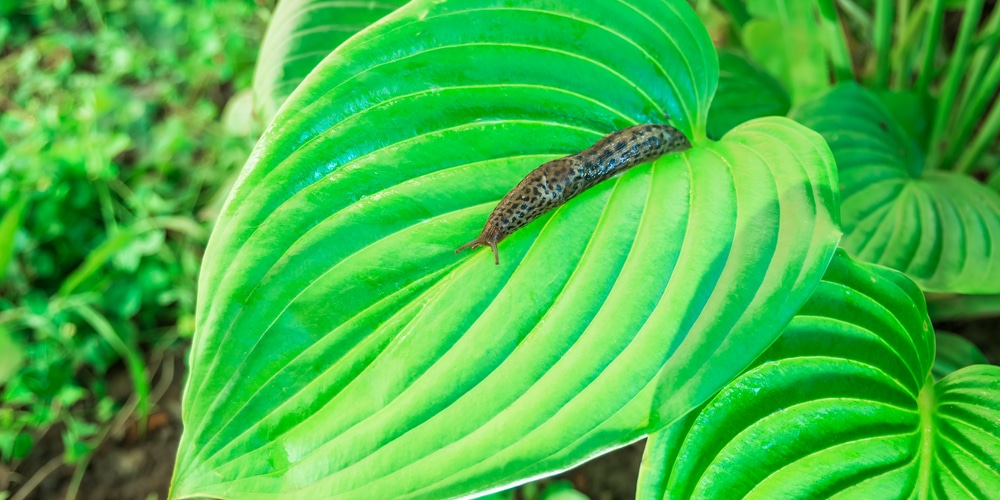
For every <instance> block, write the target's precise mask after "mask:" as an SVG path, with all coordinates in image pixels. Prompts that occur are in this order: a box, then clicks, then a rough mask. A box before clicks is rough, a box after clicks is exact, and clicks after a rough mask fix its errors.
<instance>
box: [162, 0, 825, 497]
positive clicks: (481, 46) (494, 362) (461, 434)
mask: <svg viewBox="0 0 1000 500" xmlns="http://www.w3.org/2000/svg"><path fill="white" fill-rule="evenodd" d="M716 73H717V67H716V59H715V54H714V51H713V49H712V47H711V45H710V42H709V40H708V37H707V34H706V33H705V31H704V29H703V28H702V27H701V25H700V24H698V22H697V18H696V17H695V16H694V13H693V12H692V11H691V10H690V8H689V7H688V5H687V4H686V3H685V2H684V1H683V0H671V1H666V2H665V1H663V0H644V1H636V0H632V1H629V2H625V1H616V2H608V1H606V0H590V1H583V2H581V1H573V2H569V1H552V0H536V1H531V2H518V3H516V4H512V3H510V2H506V1H502V0H451V1H448V2H435V1H416V2H412V3H410V4H407V5H406V6H404V7H402V8H401V9H399V10H397V11H396V12H394V13H393V14H391V15H390V16H388V17H387V18H385V19H384V20H383V21H380V22H379V23H377V24H375V25H373V26H372V27H371V28H369V29H367V30H365V31H364V32H363V33H361V34H360V35H359V36H357V37H354V38H352V39H351V40H349V41H348V42H346V43H345V44H344V45H342V46H340V47H339V48H338V49H337V50H336V51H334V52H333V53H332V54H331V55H330V57H328V58H327V59H325V60H324V62H323V63H321V64H320V66H319V67H317V69H316V70H315V71H314V72H313V73H311V74H310V76H309V77H308V78H307V79H306V81H304V82H303V84H302V85H301V86H300V87H299V89H298V90H297V91H296V92H295V93H294V94H293V95H292V96H291V97H290V98H289V101H288V102H287V103H286V104H285V106H284V107H283V111H282V112H280V113H279V115H278V116H276V117H275V119H274V121H273V122H272V125H271V127H270V128H269V130H268V131H267V132H266V133H265V135H264V137H263V138H262V139H261V141H260V143H259V145H258V148H257V150H256V151H255V153H254V154H253V156H252V158H251V160H250V161H249V163H248V165H247V166H246V168H245V169H244V171H243V173H242V176H241V179H240V181H239V182H238V183H237V185H236V186H235V188H234V190H233V192H232V194H231V197H230V199H229V201H228V203H227V205H226V206H225V208H224V209H223V212H222V214H221V215H220V218H219V221H218V223H217V226H216V228H215V231H214V233H213V235H212V238H211V241H210V244H209V248H208V250H207V253H206V255H205V260H204V265H203V269H202V275H201V283H200V284H199V298H200V302H199V304H198V325H197V332H196V334H195V338H194V345H193V347H192V354H191V372H190V376H189V377H190V378H189V381H188V385H187V387H186V389H185V396H184V423H185V431H184V435H183V437H182V443H181V445H180V449H179V451H178V460H177V468H176V470H175V475H174V480H173V487H172V495H173V496H176V497H185V496H197V495H208V496H219V497H229V498H255V497H281V496H282V495H284V496H288V495H294V496H296V497H303V498H313V497H338V498H339V497H343V498H365V499H368V498H446V497H453V496H461V495H469V494H474V493H476V492H482V491H486V490H494V489H498V488H503V487H506V486H509V485H511V484H514V483H517V482H521V481H525V480H528V479H529V478H531V477H535V476H538V475H542V474H548V473H551V472H554V471H557V470H560V469H564V468H566V467H570V466H572V465H575V464H577V463H579V462H582V461H584V460H586V459H587V458H589V457H591V456H594V455H596V454H599V453H602V452H604V451H607V450H610V449H612V448H615V447H618V446H622V445H624V444H626V443H628V442H631V441H634V440H636V439H638V438H640V437H641V436H642V435H644V434H646V433H647V432H649V431H650V430H652V429H656V428H659V427H662V426H664V425H666V424H667V423H669V422H671V421H673V420H675V419H677V418H679V417H680V416H681V415H684V414H686V413H687V412H688V411H689V410H690V409H691V408H693V407H694V406H696V405H697V404H699V403H700V402H703V401H704V400H706V399H707V398H708V397H709V396H710V395H711V394H712V393H714V392H715V391H717V390H718V388H719V387H721V386H722V384H724V383H725V382H726V381H727V380H729V379H730V378H732V377H733V376H735V375H736V374H737V373H739V371H740V369H741V368H742V367H744V366H746V365H747V364H749V363H750V362H751V361H752V360H753V358H754V357H755V356H756V355H757V354H758V353H760V352H762V351H763V350H764V348H765V347H766V346H767V345H769V344H770V343H771V342H773V339H774V338H775V337H776V336H777V334H778V332H779V331H780V329H781V326H782V325H783V324H784V323H785V322H786V321H787V320H788V319H790V318H791V316H792V314H793V313H794V312H795V311H796V310H797V308H798V307H799V305H800V304H801V303H803V302H804V301H805V299H806V298H807V297H808V295H809V293H810V292H811V290H812V288H813V287H814V286H815V285H816V283H817V281H818V279H819V277H820V276H821V275H822V272H823V270H824V269H825V267H826V263H827V262H828V260H829V259H830V257H831V255H832V253H833V250H834V248H835V246H836V242H837V240H838V236H839V232H838V229H837V225H836V218H835V214H836V213H838V205H837V194H836V172H835V168H834V165H833V163H832V155H831V154H830V152H829V149H828V148H827V147H826V145H825V143H824V142H823V141H822V139H821V138H820V137H819V136H818V135H817V134H815V133H813V132H812V131H810V130H808V129H806V128H805V127H802V126H800V125H798V124H796V123H794V122H792V121H791V120H788V119H784V118H767V119H761V120H757V121H754V122H751V123H747V124H744V125H742V126H740V127H737V128H736V129H734V130H732V131H731V132H730V133H729V134H728V135H727V136H726V137H725V138H724V139H723V140H722V141H720V142H717V143H716V142H711V141H707V140H705V139H704V135H705V123H706V118H707V110H708V106H709V101H710V99H711V96H712V93H713V92H714V88H715V82H716ZM664 112H666V113H667V114H669V116H670V118H671V121H672V123H674V124H675V125H676V126H678V127H679V128H680V129H682V130H684V132H685V133H686V134H688V135H689V137H692V138H694V142H695V143H696V147H695V148H693V149H691V150H689V151H687V152H686V153H684V154H677V155H671V156H668V157H664V158H662V159H660V160H658V161H657V162H655V163H654V164H647V165H642V166H638V167H636V168H634V169H632V170H630V171H629V172H627V173H625V174H624V175H622V176H620V177H618V178H615V179H612V180H610V181H608V182H605V183H602V184H600V185H598V186H596V187H594V188H592V189H590V190H588V191H586V192H585V193H583V194H582V195H580V196H579V197H577V198H575V199H573V200H572V201H571V202H570V203H568V204H566V205H565V206H563V207H561V208H560V209H558V210H555V211H554V212H553V213H551V214H548V215H546V216H543V217H542V218H540V219H539V220H537V221H535V222H534V223H532V224H530V225H529V226H527V227H525V228H524V229H522V230H520V231H518V232H517V233H515V234H514V235H512V236H511V237H509V238H508V239H506V240H504V241H503V242H501V244H500V249H499V250H500V262H501V265H500V266H499V267H498V266H494V265H493V256H492V255H491V254H490V253H489V251H488V250H486V251H482V250H479V251H472V252H467V253H464V254H462V255H457V256H456V255H455V253H454V249H455V248H457V247H458V246H459V245H460V244H462V243H465V242H466V241H468V240H470V239H472V238H473V237H475V236H476V235H477V234H478V232H479V230H480V229H481V228H482V224H483V222H484V221H485V218H486V216H487V214H488V213H489V212H490V210H492V208H493V207H494V206H495V204H496V202H497V201H498V200H499V199H500V198H501V197H502V196H503V194H504V193H505V192H506V191H507V190H509V189H510V188H511V187H512V186H514V185H515V184H516V183H517V182H518V180H519V179H521V178H522V177H523V176H524V175H525V174H526V173H527V172H528V171H530V170H531V169H533V168H534V167H536V166H537V165H539V164H540V163H542V162H544V161H546V160H549V159H552V158H556V157H559V156H562V155H566V154H568V153H572V152H576V151H579V150H581V149H583V148H585V147H587V146H588V145H590V144H592V143H593V142H595V141H596V140H597V139H599V138H600V137H602V136H603V135H605V134H607V133H609V132H611V131H614V130H616V129H620V128H623V127H625V126H628V125H632V124H637V123H649V122H659V121H662V120H663V114H664Z"/></svg>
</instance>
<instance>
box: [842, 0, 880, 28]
mask: <svg viewBox="0 0 1000 500" xmlns="http://www.w3.org/2000/svg"><path fill="white" fill-rule="evenodd" d="M837 3H838V4H839V5H840V8H841V9H844V14H846V15H847V17H849V18H851V19H852V20H854V22H856V23H858V28H859V31H861V33H869V32H871V27H872V18H871V16H869V15H868V12H867V11H865V9H864V8H862V7H861V6H860V5H858V4H856V3H854V2H853V1H852V0H837Z"/></svg>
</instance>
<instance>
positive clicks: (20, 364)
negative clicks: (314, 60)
mask: <svg viewBox="0 0 1000 500" xmlns="http://www.w3.org/2000/svg"><path fill="white" fill-rule="evenodd" d="M265 14H266V11H265V10H262V8H261V7H259V6H257V5H255V4H253V3H251V2H247V1H242V0H222V1H213V2H173V1H168V0H137V1H131V0H128V1H126V0H100V1H98V0H91V1H84V2H75V1H72V2H67V1H65V0H62V1H60V0H34V1H19V0H15V1H5V2H2V3H0V214H2V215H3V219H2V221H0V366H2V367H3V369H2V370H0V386H3V392H2V407H0V455H2V458H3V461H4V462H7V463H9V464H11V466H12V467H14V468H16V466H17V463H18V462H19V461H20V460H22V459H24V458H25V457H26V456H27V455H28V454H29V453H30V452H31V450H32V445H33V442H34V440H35V439H36V438H38V437H40V436H41V435H43V434H45V432H46V430H47V429H49V428H50V427H51V426H53V425H54V424H62V425H59V426H57V427H56V429H57V431H58V432H61V433H62V434H63V441H64V443H65V446H66V453H65V460H66V461H68V462H79V461H81V460H83V461H84V462H85V459H86V457H88V456H89V454H90V452H91V451H92V448H93V445H94V444H96V441H97V439H96V438H98V437H99V436H100V435H101V433H102V430H104V429H105V427H106V425H107V423H108V422H109V420H110V418H111V417H112V416H113V415H115V413H116V412H117V411H118V410H119V408H120V407H121V406H122V405H121V403H122V401H114V400H113V399H111V398H110V397H109V395H108V390H107V387H106V380H105V375H106V373H107V371H108V369H109V367H110V366H112V365H113V364H114V363H115V362H116V361H117V360H118V359H121V358H124V359H125V360H126V364H127V366H128V369H129V371H130V373H131V375H132V379H133V381H134V392H135V399H136V406H138V409H139V412H140V414H141V413H142V412H143V407H144V404H143V402H144V400H145V399H146V396H147V394H148V390H149V389H148V382H147V377H148V373H147V367H146V366H145V364H144V360H143V358H144V357H145V356H146V355H148V354H144V353H149V352H155V351H157V350H161V349H168V348H174V347H177V346H181V345H183V344H182V338H183V337H186V336H189V335H191V333H192V330H193V324H194V320H193V307H194V293H195V283H196V282H197V272H198V267H199V265H200V260H201V254H202V251H203V247H204V244H205V241H206V239H207V234H208V229H209V226H210V221H211V220H212V219H213V218H214V213H215V211H216V210H217V208H216V206H217V204H218V200H217V198H218V197H219V196H220V195H224V194H225V193H224V189H223V188H224V186H225V185H226V183H227V179H228V178H229V177H230V176H231V175H232V173H233V172H234V171H235V170H236V169H237V167H239V166H240V165H241V164H242V163H243V161H245V159H246V156H247V154H248V152H249V150H250V148H251V146H252V144H253V140H254V139H255V130H254V128H253V126H252V121H251V120H250V119H249V118H250V115H249V106H248V104H249V101H248V100H247V99H236V100H231V98H232V97H233V95H234V93H236V92H237V91H239V90H240V89H245V88H247V87H249V85H250V82H251V77H252V69H253V65H254V61H255V58H256V53H257V48H258V45H259V43H260V40H261V37H262V32H263V26H264V21H265V19H264V17H265V16H264V15H265ZM227 103H228V109H227ZM3 486H4V485H0V489H6V488H5V487H3Z"/></svg>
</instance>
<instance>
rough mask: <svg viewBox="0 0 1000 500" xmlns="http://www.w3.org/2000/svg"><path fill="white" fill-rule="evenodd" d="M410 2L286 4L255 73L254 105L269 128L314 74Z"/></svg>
mask: <svg viewBox="0 0 1000 500" xmlns="http://www.w3.org/2000/svg"><path fill="white" fill-rule="evenodd" d="M405 3H406V0H375V1H372V0H281V1H280V2H278V6H277V8H275V10H274V15H273V16H271V21H270V23H269V24H268V26H267V33H266V34H265V35H264V42H263V43H262V44H261V47H260V55H259V56H258V58H257V67H256V68H255V70H254V77H253V93H254V105H255V108H256V110H257V113H258V114H259V115H260V119H261V122H263V123H267V122H269V121H270V120H271V118H272V117H273V116H274V113H275V112H277V111H278V108H279V107H281V104H282V103H284V102H285V99H287V98H288V96H289V95H290V94H291V93H292V91H293V90H295V87H297V86H298V85H299V83H301V82H302V80H303V79H304V78H305V77H306V75H308V74H309V72H310V71H312V69H313V68H315V67H316V65H317V64H319V62H320V61H322V60H323V58H324V57H326V56H327V55H329V54H330V52H332V51H333V49H335V48H337V47H338V46H339V45H340V44H341V43H343V42H344V40H347V39H348V38H350V37H351V35H353V34H355V33H357V32H358V31H361V30H362V29H364V28H366V27H368V25H370V24H372V23H374V22H375V21H378V20H379V19H382V18H383V17H385V16H386V14H389V13H390V12H392V11H394V10H396V9H397V8H398V7H399V6H401V5H403V4H405Z"/></svg>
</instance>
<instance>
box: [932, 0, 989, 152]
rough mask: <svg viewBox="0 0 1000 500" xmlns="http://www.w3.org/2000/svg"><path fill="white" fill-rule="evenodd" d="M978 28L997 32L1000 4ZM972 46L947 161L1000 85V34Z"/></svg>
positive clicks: (971, 128)
mask: <svg viewBox="0 0 1000 500" xmlns="http://www.w3.org/2000/svg"><path fill="white" fill-rule="evenodd" d="M980 32H981V33H985V34H989V33H994V34H997V35H1000V8H995V9H993V14H992V15H991V16H990V19H989V20H988V21H987V22H986V24H985V25H984V26H983V28H982V30H980ZM974 46H975V49H974V50H975V53H974V54H973V56H972V60H971V61H970V62H969V70H968V71H967V72H966V73H965V81H964V84H963V85H962V92H961V95H960V98H959V100H958V105H957V106H956V110H957V111H958V116H957V122H958V123H957V125H956V132H955V133H954V134H952V140H951V141H950V143H949V144H948V151H947V153H946V154H945V161H946V162H947V161H951V162H954V160H955V159H956V158H957V157H958V155H959V154H960V152H961V149H962V145H964V144H968V142H969V137H970V136H971V135H972V132H973V130H975V127H976V124H977V123H978V122H979V119H980V118H981V117H982V116H983V114H984V113H985V111H986V107H987V106H988V105H989V103H990V101H991V100H992V99H993V95H994V94H996V92H997V88H998V87H1000V60H998V59H997V50H998V49H1000V38H996V39H993V40H989V39H987V41H985V42H984V43H981V44H978V45H974Z"/></svg>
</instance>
